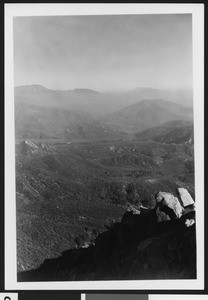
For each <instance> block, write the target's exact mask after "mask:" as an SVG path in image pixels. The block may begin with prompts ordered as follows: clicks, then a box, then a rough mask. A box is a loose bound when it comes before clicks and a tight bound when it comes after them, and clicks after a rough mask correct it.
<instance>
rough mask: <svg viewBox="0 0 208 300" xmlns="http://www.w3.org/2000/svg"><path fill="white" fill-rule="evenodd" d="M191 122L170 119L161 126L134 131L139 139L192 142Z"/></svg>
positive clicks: (163, 141)
mask: <svg viewBox="0 0 208 300" xmlns="http://www.w3.org/2000/svg"><path fill="white" fill-rule="evenodd" d="M193 135H194V133H193V123H192V122H191V121H181V120H178V121H171V122H167V123H165V124H163V125H161V126H157V127H153V128H150V129H146V130H144V131H142V132H139V133H136V134H135V136H136V137H137V138H138V139H139V140H153V141H156V142H160V143H167V144H170V143H176V144H181V143H193V140H194V136H193Z"/></svg>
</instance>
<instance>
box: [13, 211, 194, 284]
mask: <svg viewBox="0 0 208 300" xmlns="http://www.w3.org/2000/svg"><path fill="white" fill-rule="evenodd" d="M191 215H193V214H192V213H188V214H186V215H184V216H183V217H181V219H174V220H170V221H167V220H166V221H160V222H158V220H157V215H156V210H155V209H153V210H142V211H141V213H140V214H133V213H132V212H129V213H125V214H124V215H123V217H122V219H121V222H120V223H116V224H114V225H113V226H112V227H111V228H110V229H109V230H108V231H105V232H103V233H102V234H100V235H98V237H97V238H96V239H95V240H94V242H93V243H91V244H89V245H87V247H85V248H80V249H72V250H68V251H65V252H63V253H62V255H61V256H60V257H58V258H56V259H48V260H45V261H44V263H43V264H42V265H41V266H40V267H39V268H38V269H36V270H32V271H28V272H21V273H19V274H18V281H56V280H58V281H71V280H76V281H77V280H79V281H83V280H89V281H91V280H147V279H153V280H157V279H195V278H196V243H195V235H196V232H195V225H192V226H191V227H188V228H187V227H186V225H185V221H186V219H187V218H190V217H191V218H193V216H191Z"/></svg>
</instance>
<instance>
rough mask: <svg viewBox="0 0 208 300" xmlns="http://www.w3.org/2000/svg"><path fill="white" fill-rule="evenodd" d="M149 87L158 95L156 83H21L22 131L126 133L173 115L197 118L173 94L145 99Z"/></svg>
mask: <svg viewBox="0 0 208 300" xmlns="http://www.w3.org/2000/svg"><path fill="white" fill-rule="evenodd" d="M148 92H149V95H151V96H152V97H153V93H154V90H153V89H136V90H134V91H131V92H127V93H122V94H112V93H111V94H110V93H99V92H96V91H93V90H89V89H75V90H68V91H58V90H57V91H54V90H49V89H46V88H44V87H42V86H39V85H32V86H22V87H17V88H15V114H16V118H15V119H16V137H18V138H58V139H59V138H67V139H76V140H78V139H79V140H80V139H84V140H86V139H97V138H100V139H108V138H116V136H117V138H121V135H126V134H135V133H137V132H141V131H143V130H146V129H149V128H153V127H155V126H160V125H162V124H164V123H167V122H170V121H176V120H185V121H191V120H193V109H192V108H191V107H188V106H183V105H181V104H177V103H173V102H170V101H167V99H166V100H163V99H157V98H155V99H143V100H141V99H140V98H141V96H143V95H147V94H148ZM158 94H159V90H156V95H158ZM161 94H162V92H161ZM163 94H165V93H164V92H163ZM132 95H133V96H132ZM132 102H133V104H132Z"/></svg>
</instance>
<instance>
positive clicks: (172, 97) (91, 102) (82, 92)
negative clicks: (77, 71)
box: [14, 84, 192, 116]
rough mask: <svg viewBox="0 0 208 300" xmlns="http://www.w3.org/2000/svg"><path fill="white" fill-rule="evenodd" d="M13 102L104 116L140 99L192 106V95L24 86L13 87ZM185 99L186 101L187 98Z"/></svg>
mask: <svg viewBox="0 0 208 300" xmlns="http://www.w3.org/2000/svg"><path fill="white" fill-rule="evenodd" d="M14 94H15V103H20V102H21V103H26V104H36V105H40V106H49V107H62V108H66V109H72V110H81V111H83V112H87V113H90V114H95V115H96V116H106V115H109V114H111V113H114V112H116V111H117V110H120V109H122V108H124V107H127V106H129V105H132V104H134V103H137V102H138V101H140V100H142V99H166V100H168V101H171V102H176V103H177V102H179V103H183V104H184V105H190V106H191V105H192V94H191V92H187V91H183V90H181V91H171V90H167V91H164V90H157V89H150V88H137V89H134V90H132V91H128V92H122V93H115V92H114V93H113V92H97V91H94V90H90V89H82V88H79V89H74V90H51V89H47V88H45V87H43V86H41V85H35V84H34V85H26V86H20V87H16V88H15V93H14ZM187 99H188V100H187Z"/></svg>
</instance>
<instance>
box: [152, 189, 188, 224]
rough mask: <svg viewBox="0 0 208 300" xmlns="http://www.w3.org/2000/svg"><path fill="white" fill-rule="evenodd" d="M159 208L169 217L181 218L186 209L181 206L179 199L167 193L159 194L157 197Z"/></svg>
mask: <svg viewBox="0 0 208 300" xmlns="http://www.w3.org/2000/svg"><path fill="white" fill-rule="evenodd" d="M155 199H156V202H157V207H159V208H160V210H162V211H163V212H166V213H167V214H168V215H169V217H170V218H171V219H172V218H175V217H176V218H180V217H181V216H182V214H183V212H184V208H183V207H182V205H181V204H180V202H179V200H178V198H177V197H175V196H174V195H172V194H171V193H167V192H158V193H157V194H156V196H155Z"/></svg>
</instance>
